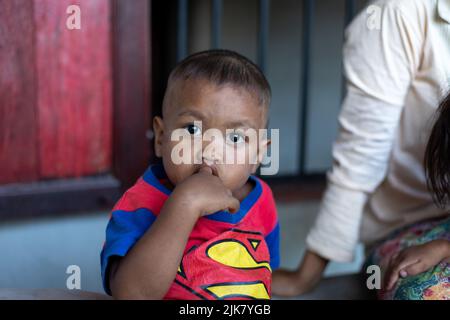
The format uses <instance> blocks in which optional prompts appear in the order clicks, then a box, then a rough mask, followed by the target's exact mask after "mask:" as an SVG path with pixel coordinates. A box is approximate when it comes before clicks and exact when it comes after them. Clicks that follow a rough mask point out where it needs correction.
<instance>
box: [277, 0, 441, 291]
mask: <svg viewBox="0 0 450 320" xmlns="http://www.w3.org/2000/svg"><path fill="white" fill-rule="evenodd" d="M344 74H345V77H346V86H347V95H346V98H345V100H344V102H343V107H342V111H341V114H340V116H339V124H340V130H339V134H338V138H337V140H336V141H335V144H334V146H333V152H332V154H333V165H332V168H331V170H330V171H329V172H328V176H327V180H328V181H327V188H326V191H325V193H324V196H323V199H322V202H321V206H320V210H319V214H318V216H317V219H316V222H315V225H314V226H313V228H312V230H311V231H310V232H309V234H308V237H307V241H306V242H307V250H306V253H305V255H304V257H303V260H302V262H301V263H300V265H299V267H298V269H297V270H296V271H286V270H280V271H278V272H276V273H275V274H274V281H273V293H274V294H275V295H277V294H278V295H284V296H292V295H298V294H301V293H304V292H307V291H309V290H311V289H312V288H314V287H315V285H316V284H317V283H318V281H319V280H320V278H321V276H322V273H323V270H324V269H325V267H326V265H327V263H328V261H330V260H331V261H338V262H348V261H352V260H353V258H354V251H355V247H356V245H357V243H358V241H360V240H361V241H363V242H364V243H365V244H366V245H367V247H368V248H371V247H372V246H373V244H374V243H376V242H377V241H379V240H380V239H384V238H385V237H386V236H388V235H389V234H390V232H392V231H393V230H397V229H399V228H402V227H404V226H407V225H410V224H412V223H416V222H420V221H425V220H427V219H431V218H436V217H442V216H445V215H446V214H448V213H447V212H448V211H447V210H446V209H445V208H440V207H439V206H437V205H435V203H434V202H433V197H432V194H431V192H430V191H429V190H428V188H427V180H426V175H425V171H424V168H423V158H424V152H425V147H426V143H427V141H428V137H429V134H430V130H431V128H432V125H433V123H434V122H433V120H434V118H433V115H434V114H435V112H436V109H437V107H438V105H439V101H441V100H442V99H443V97H444V96H445V94H446V92H447V91H448V89H449V86H450V0H383V1H374V2H372V3H371V4H370V6H369V7H368V8H366V9H365V10H363V11H362V12H361V13H360V14H359V15H358V16H357V17H356V18H355V19H354V21H353V22H352V23H351V25H350V26H349V27H348V29H347V30H346V40H345V45H344Z"/></svg>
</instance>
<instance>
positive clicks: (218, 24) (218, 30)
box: [211, 0, 223, 49]
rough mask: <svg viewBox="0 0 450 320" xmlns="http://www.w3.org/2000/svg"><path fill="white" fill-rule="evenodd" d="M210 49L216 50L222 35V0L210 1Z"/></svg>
mask: <svg viewBox="0 0 450 320" xmlns="http://www.w3.org/2000/svg"><path fill="white" fill-rule="evenodd" d="M211 1H212V5H211V48H212V49H218V48H220V44H221V40H222V39H221V35H222V9H223V1H222V0H211Z"/></svg>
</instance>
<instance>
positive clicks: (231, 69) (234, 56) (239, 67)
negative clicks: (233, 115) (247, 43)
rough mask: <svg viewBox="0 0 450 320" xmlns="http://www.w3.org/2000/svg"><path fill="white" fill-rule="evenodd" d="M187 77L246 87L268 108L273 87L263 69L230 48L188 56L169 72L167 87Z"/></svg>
mask: <svg viewBox="0 0 450 320" xmlns="http://www.w3.org/2000/svg"><path fill="white" fill-rule="evenodd" d="M188 79H205V80H207V81H211V82H212V83H214V84H216V85H218V86H220V85H223V84H230V85H235V86H237V87H244V88H245V89H246V90H248V91H250V92H252V93H254V94H256V95H257V97H258V102H259V104H260V105H263V106H265V107H268V106H269V104H270V99H271V89H270V85H269V82H268V81H267V79H266V77H265V76H264V74H263V73H262V71H261V70H260V69H259V68H258V66H257V65H256V64H254V63H253V62H252V61H250V60H249V59H247V58H246V57H244V56H243V55H241V54H239V53H237V52H234V51H231V50H223V49H220V50H219V49H214V50H207V51H201V52H198V53H194V54H192V55H190V56H188V57H187V58H185V59H184V60H182V61H181V62H180V63H178V64H177V66H176V67H175V69H173V71H172V72H171V73H170V76H169V80H168V82H167V87H169V86H170V85H171V84H172V83H175V82H176V81H178V80H188Z"/></svg>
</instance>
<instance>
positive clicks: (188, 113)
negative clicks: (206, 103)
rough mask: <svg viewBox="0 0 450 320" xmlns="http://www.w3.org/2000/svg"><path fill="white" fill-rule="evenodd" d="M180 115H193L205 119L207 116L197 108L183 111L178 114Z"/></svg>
mask: <svg viewBox="0 0 450 320" xmlns="http://www.w3.org/2000/svg"><path fill="white" fill-rule="evenodd" d="M178 116H179V117H181V116H193V117H194V118H199V119H204V118H205V116H204V115H203V114H202V113H200V112H198V111H195V110H185V111H182V112H180V113H179V114H178Z"/></svg>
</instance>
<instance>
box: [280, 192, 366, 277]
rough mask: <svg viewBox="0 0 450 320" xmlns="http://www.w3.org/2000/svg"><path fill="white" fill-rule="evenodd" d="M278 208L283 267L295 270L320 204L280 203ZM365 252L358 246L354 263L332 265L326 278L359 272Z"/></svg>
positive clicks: (326, 273)
mask: <svg viewBox="0 0 450 320" xmlns="http://www.w3.org/2000/svg"><path fill="white" fill-rule="evenodd" d="M277 206H278V215H279V219H280V227H281V266H282V267H286V268H295V267H296V266H297V265H298V263H299V261H300V259H301V257H302V255H303V253H304V251H305V238H306V235H307V233H308V230H309V229H310V228H311V226H312V225H313V223H314V219H315V216H316V214H317V211H318V207H319V203H318V202H315V201H314V202H296V203H288V204H285V203H278V204H277ZM363 251H364V250H363V246H362V245H360V246H358V248H357V252H356V259H355V261H354V262H352V263H330V264H329V266H328V268H327V270H326V272H325V276H331V275H338V274H347V273H354V272H358V271H359V269H360V267H361V264H362V263H363V259H364V257H363Z"/></svg>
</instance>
